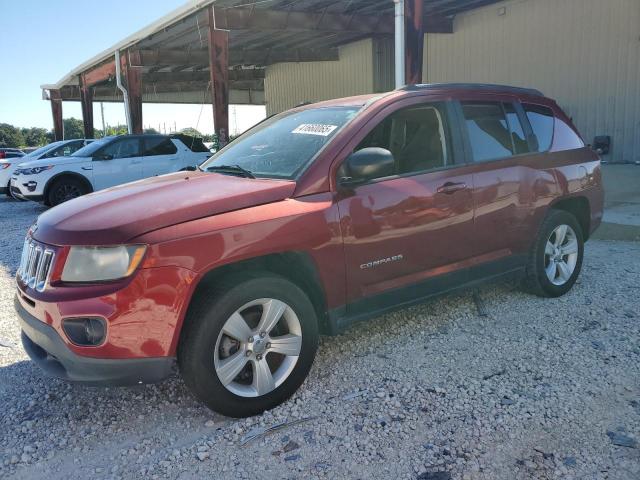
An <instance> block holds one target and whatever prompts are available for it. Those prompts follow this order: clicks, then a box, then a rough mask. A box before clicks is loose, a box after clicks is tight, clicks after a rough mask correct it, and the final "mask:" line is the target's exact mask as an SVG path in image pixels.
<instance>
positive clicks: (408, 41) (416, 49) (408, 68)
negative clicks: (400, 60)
mask: <svg viewBox="0 0 640 480" xmlns="http://www.w3.org/2000/svg"><path fill="white" fill-rule="evenodd" d="M422 7H423V0H404V15H405V63H404V64H405V83H406V84H407V85H415V84H418V83H422V62H423V50H424V18H423V8H422Z"/></svg>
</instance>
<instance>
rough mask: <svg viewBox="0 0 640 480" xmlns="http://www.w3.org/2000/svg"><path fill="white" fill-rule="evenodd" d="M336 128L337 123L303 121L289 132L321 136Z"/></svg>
mask: <svg viewBox="0 0 640 480" xmlns="http://www.w3.org/2000/svg"><path fill="white" fill-rule="evenodd" d="M336 128H338V126H337V125H323V124H320V123H303V124H302V125H299V126H297V127H296V128H295V130H293V132H291V133H300V134H302V135H320V136H321V137H326V136H328V135H330V134H331V132H333V131H334V130H335V129H336Z"/></svg>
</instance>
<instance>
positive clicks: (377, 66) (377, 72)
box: [372, 38, 395, 93]
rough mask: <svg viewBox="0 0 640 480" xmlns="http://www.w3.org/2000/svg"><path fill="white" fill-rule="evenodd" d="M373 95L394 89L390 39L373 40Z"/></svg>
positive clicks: (393, 56)
mask: <svg viewBox="0 0 640 480" xmlns="http://www.w3.org/2000/svg"><path fill="white" fill-rule="evenodd" d="M372 53H373V93H382V92H388V91H389V90H393V89H394V87H395V75H394V71H395V67H394V64H393V62H394V59H395V51H394V44H393V39H392V38H376V39H374V40H373V52H372Z"/></svg>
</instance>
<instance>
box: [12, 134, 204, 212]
mask: <svg viewBox="0 0 640 480" xmlns="http://www.w3.org/2000/svg"><path fill="white" fill-rule="evenodd" d="M210 156H211V153H210V152H209V150H208V149H207V148H206V147H205V146H204V145H203V144H202V141H201V140H199V139H195V138H193V137H188V136H185V135H172V136H167V135H120V136H113V137H104V138H102V139H100V140H96V141H94V142H93V143H91V144H90V145H87V146H86V147H84V148H81V149H80V150H78V151H77V152H75V153H74V154H73V155H71V156H68V157H59V158H53V159H49V158H45V159H42V160H36V161H31V162H26V163H20V164H19V165H18V168H17V169H16V171H15V172H14V174H13V176H12V177H11V194H12V195H13V196H16V197H18V198H21V199H26V200H35V201H42V202H44V203H45V204H46V205H49V206H55V205H58V204H60V203H63V202H66V201H67V200H71V199H72V198H76V197H79V196H81V195H85V194H87V193H90V192H94V191H97V190H102V189H105V188H109V187H114V186H116V185H121V184H123V183H128V182H133V181H135V180H140V179H142V178H147V177H153V176H157V175H163V174H165V173H172V172H178V171H180V170H185V169H188V168H193V167H196V166H198V165H200V164H201V163H202V162H204V161H205V160H206V159H207V158H209V157H210Z"/></svg>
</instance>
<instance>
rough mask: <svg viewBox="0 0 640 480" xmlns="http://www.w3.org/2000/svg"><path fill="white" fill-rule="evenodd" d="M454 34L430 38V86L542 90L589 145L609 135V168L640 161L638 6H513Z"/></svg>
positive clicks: (467, 18) (586, 0) (477, 14)
mask: <svg viewBox="0 0 640 480" xmlns="http://www.w3.org/2000/svg"><path fill="white" fill-rule="evenodd" d="M502 7H504V8H506V11H505V14H504V15H502V16H501V15H499V11H500V8H502ZM454 32H455V33H454V34H453V35H438V34H428V35H426V36H425V42H426V44H425V61H424V80H425V81H427V82H490V83H507V84H512V85H522V86H531V87H535V88H538V89H540V90H542V91H543V93H545V94H546V95H548V96H550V97H553V98H555V99H556V100H557V101H558V103H559V104H560V106H561V107H562V108H563V109H564V110H565V111H566V112H567V114H568V115H569V116H571V117H573V119H574V122H575V123H576V125H577V127H578V129H579V130H580V131H581V133H582V134H583V136H584V137H585V140H586V141H587V143H591V142H592V141H593V138H594V136H596V135H611V137H612V146H613V149H612V154H611V158H610V160H611V161H615V162H622V161H640V0H606V1H604V0H515V1H509V2H504V3H499V4H497V5H492V6H489V7H484V8H481V9H478V10H474V11H471V12H468V13H466V14H462V15H459V16H457V17H456V19H455V22H454Z"/></svg>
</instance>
